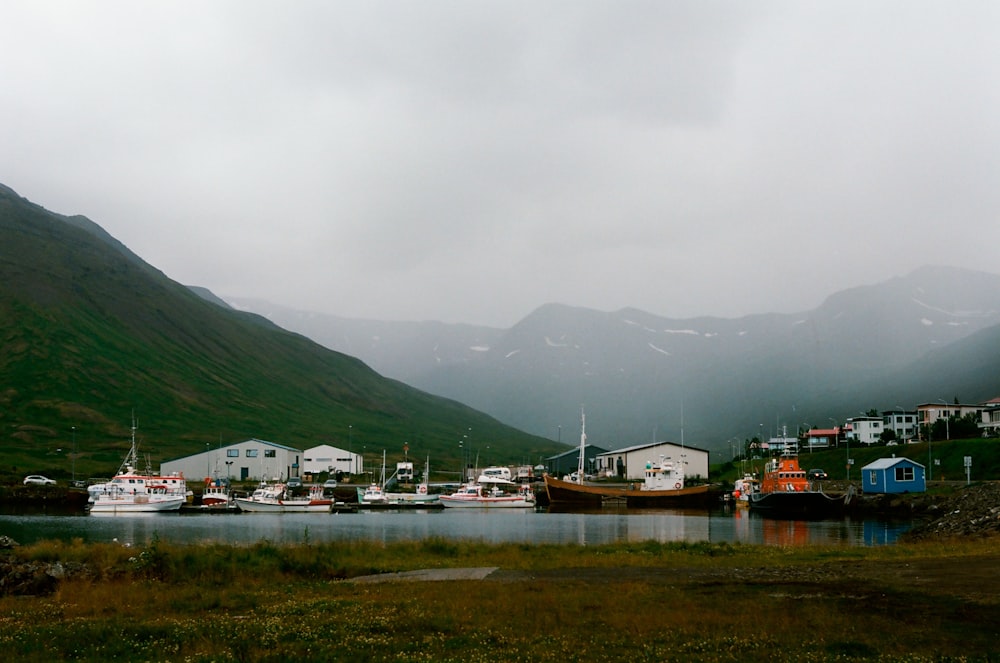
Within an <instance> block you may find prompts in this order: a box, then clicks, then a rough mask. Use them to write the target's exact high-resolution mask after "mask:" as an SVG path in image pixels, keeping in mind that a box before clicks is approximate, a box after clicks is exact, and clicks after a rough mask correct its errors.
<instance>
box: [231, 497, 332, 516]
mask: <svg viewBox="0 0 1000 663" xmlns="http://www.w3.org/2000/svg"><path fill="white" fill-rule="evenodd" d="M236 506H238V507H239V508H240V511H248V512H250V513H329V512H330V511H331V510H332V507H333V500H308V501H305V500H276V501H274V502H271V501H260V500H249V499H243V498H241V497H237V498H236Z"/></svg>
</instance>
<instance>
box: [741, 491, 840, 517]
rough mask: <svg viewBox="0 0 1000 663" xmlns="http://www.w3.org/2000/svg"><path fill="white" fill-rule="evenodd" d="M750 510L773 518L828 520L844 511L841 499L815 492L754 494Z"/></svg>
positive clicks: (750, 501) (751, 498)
mask: <svg viewBox="0 0 1000 663" xmlns="http://www.w3.org/2000/svg"><path fill="white" fill-rule="evenodd" d="M749 503H750V510H751V511H756V512H758V513H760V514H762V515H766V516H773V517H775V518H828V517H831V516H836V515H839V514H840V513H841V512H842V511H843V509H844V501H843V499H840V498H837V497H832V496H830V495H827V494H826V493H822V492H819V491H815V490H810V491H797V492H774V493H754V494H751V495H750V500H749Z"/></svg>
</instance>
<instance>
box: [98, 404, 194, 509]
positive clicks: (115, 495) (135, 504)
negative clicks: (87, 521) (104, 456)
mask: <svg viewBox="0 0 1000 663" xmlns="http://www.w3.org/2000/svg"><path fill="white" fill-rule="evenodd" d="M135 430H136V426H135V421H134V420H133V422H132V445H131V447H130V449H129V452H128V453H127V454H126V456H125V459H124V460H123V461H122V464H121V467H119V468H118V472H117V473H116V474H115V476H114V478H112V479H111V481H109V482H107V483H104V484H102V485H100V486H91V488H95V490H92V491H91V490H88V493H89V498H88V501H89V504H90V513H92V514H99V513H112V514H116V513H144V512H154V511H178V510H180V508H181V505H183V504H184V503H185V502H186V501H187V500H188V496H189V491H188V488H187V482H186V481H185V480H184V477H183V475H180V474H171V475H168V476H159V475H155V474H153V473H152V472H149V471H146V472H140V471H139V470H138V469H137V467H138V464H139V460H138V445H137V444H136V441H135Z"/></svg>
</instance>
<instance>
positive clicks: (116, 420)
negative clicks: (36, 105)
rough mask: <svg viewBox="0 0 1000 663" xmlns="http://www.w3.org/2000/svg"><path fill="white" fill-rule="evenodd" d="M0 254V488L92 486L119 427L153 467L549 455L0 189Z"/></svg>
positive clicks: (441, 462) (120, 443)
mask: <svg viewBox="0 0 1000 663" xmlns="http://www.w3.org/2000/svg"><path fill="white" fill-rule="evenodd" d="M0 238H2V241H0V343H2V345H0V426H2V428H0V452H2V461H0V479H6V478H10V477H13V476H22V475H23V474H26V473H29V472H42V473H50V474H52V475H54V476H56V477H63V476H67V475H68V474H69V472H70V469H71V467H72V466H73V465H74V463H75V470H76V474H77V475H78V476H80V475H83V476H87V475H93V474H99V475H106V474H107V473H108V472H109V471H112V470H114V469H116V468H117V465H118V463H119V462H120V460H121V457H122V455H123V454H124V451H125V450H126V449H127V445H128V441H127V440H128V435H129V426H130V425H131V417H132V414H133V412H134V413H135V416H136V418H137V419H138V424H139V433H138V437H139V440H140V442H141V451H142V452H144V453H148V454H150V456H151V458H152V461H153V464H154V465H157V464H158V463H159V462H160V461H162V460H165V459H168V458H173V457H176V456H180V455H184V454H187V453H194V452H197V451H202V450H204V448H205V445H206V444H210V445H213V446H214V445H218V444H220V443H223V444H224V443H229V442H234V441H238V440H242V439H246V438H249V437H256V438H261V439H266V440H271V441H274V442H278V443H282V444H287V445H290V446H295V447H299V448H308V447H310V446H313V445H316V444H323V443H328V444H335V445H341V446H344V447H347V446H348V445H351V446H352V447H353V450H355V451H361V450H362V449H365V450H366V451H367V452H368V453H369V455H371V456H372V457H374V456H375V455H376V454H381V450H382V449H383V448H385V449H387V450H388V453H389V456H390V458H392V457H393V456H394V454H395V455H399V456H401V455H402V448H403V445H404V444H408V445H409V449H410V454H411V455H413V456H416V457H417V458H423V457H424V456H426V455H429V456H430V457H431V462H432V463H433V464H434V465H435V466H437V467H443V466H445V465H448V464H453V465H454V466H455V467H456V468H457V467H458V463H459V461H458V459H459V457H460V453H461V452H460V449H459V444H458V442H459V440H462V439H463V438H464V439H465V440H466V441H465V444H464V448H465V451H466V452H468V451H469V450H470V449H471V450H472V451H473V452H476V451H479V452H480V453H481V454H482V457H483V459H484V460H485V461H487V462H521V461H526V460H531V461H532V462H537V460H538V458H539V457H540V456H542V455H548V454H550V453H552V452H554V451H558V450H561V449H563V448H564V447H560V446H559V445H557V444H556V443H554V442H552V441H550V440H545V439H543V438H539V437H534V436H530V435H527V434H525V433H523V432H520V431H517V430H514V429H512V428H510V427H508V426H505V425H503V424H501V423H500V422H498V421H496V420H494V419H492V418H490V417H488V416H486V415H484V414H482V413H479V412H477V411H474V410H472V409H470V408H468V407H465V406H463V405H460V404H458V403H456V402H454V401H449V400H445V399H441V398H438V397H434V396H431V395H429V394H426V393H424V392H421V391H418V390H416V389H413V388H410V387H407V386H406V385H403V384H401V383H398V382H395V381H392V380H388V379H386V378H383V377H381V376H379V375H378V374H376V373H375V372H374V371H372V370H371V369H369V368H368V367H367V366H365V365H364V364H363V363H361V362H360V361H358V360H356V359H353V358H351V357H347V356H345V355H342V354H339V353H336V352H332V351H329V350H326V349H324V348H322V347H320V346H319V345H317V344H315V343H313V342H312V341H309V340H308V339H306V338H304V337H302V336H299V335H296V334H292V333H290V332H286V331H284V330H281V329H279V328H277V327H275V326H274V325H272V324H270V323H269V322H267V321H266V320H264V319H262V318H260V317H257V316H254V315H249V314H243V313H239V312H235V311H228V310H226V309H223V308H220V307H218V306H216V305H214V304H212V303H209V302H207V301H205V300H203V299H202V298H200V297H198V296H197V295H195V294H194V293H192V292H191V291H189V290H188V289H187V288H186V287H184V286H182V285H180V284H178V283H175V282H173V281H171V280H170V279H168V278H167V277H165V276H164V275H163V274H161V273H160V272H158V271H157V270H155V269H154V268H152V267H150V266H149V265H148V264H146V263H144V262H143V261H141V260H140V259H139V258H138V257H136V256H135V255H134V254H131V253H130V252H129V251H128V250H127V249H125V248H124V247H123V246H122V245H121V244H118V243H117V242H115V241H114V240H112V239H111V238H110V237H108V236H107V235H105V234H104V233H103V231H101V230H100V229H99V228H98V227H97V226H95V225H93V224H91V223H90V222H89V221H87V220H86V219H83V218H81V217H74V218H67V217H61V216H59V215H56V214H52V213H50V212H48V211H46V210H44V209H43V208H41V207H39V206H37V205H33V204H31V203H29V202H27V201H25V200H24V199H22V198H20V197H18V196H17V195H16V194H14V193H13V192H12V191H10V190H9V189H6V188H5V187H2V186H0ZM74 440H75V448H76V449H77V454H76V456H75V458H72V457H70V455H69V454H70V453H72V449H73V447H74ZM487 449H488V452H487Z"/></svg>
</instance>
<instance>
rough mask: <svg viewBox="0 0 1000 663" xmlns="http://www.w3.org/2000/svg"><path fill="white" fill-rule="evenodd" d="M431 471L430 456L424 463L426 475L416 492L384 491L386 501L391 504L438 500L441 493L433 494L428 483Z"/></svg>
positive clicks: (422, 502) (427, 502)
mask: <svg viewBox="0 0 1000 663" xmlns="http://www.w3.org/2000/svg"><path fill="white" fill-rule="evenodd" d="M430 472H431V461H430V458H428V459H427V462H426V463H424V476H423V478H422V479H421V481H420V483H418V484H417V486H416V489H415V490H414V492H412V493H410V492H404V491H393V492H383V495H384V496H385V501H386V502H389V503H391V504H408V503H411V502H412V503H418V504H430V503H432V502H437V501H438V497H440V495H437V494H432V493H431V492H430V484H429V483H428V477H429V476H430Z"/></svg>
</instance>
